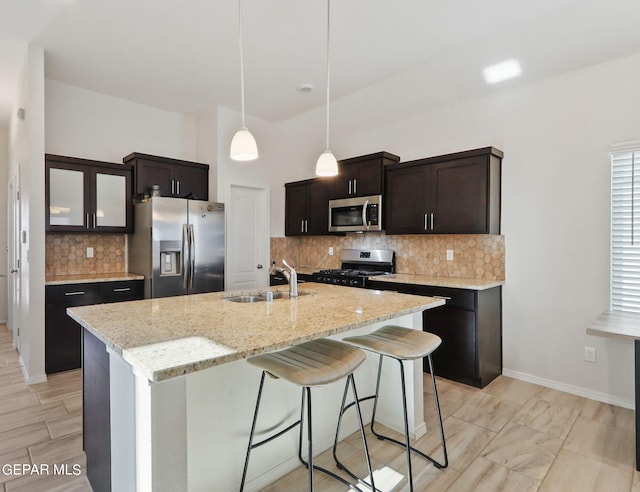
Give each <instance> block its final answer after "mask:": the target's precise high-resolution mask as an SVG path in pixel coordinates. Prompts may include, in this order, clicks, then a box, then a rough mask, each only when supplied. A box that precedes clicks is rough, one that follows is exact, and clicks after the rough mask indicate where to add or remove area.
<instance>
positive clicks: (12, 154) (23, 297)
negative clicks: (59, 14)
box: [9, 46, 46, 383]
mask: <svg viewBox="0 0 640 492" xmlns="http://www.w3.org/2000/svg"><path fill="white" fill-rule="evenodd" d="M18 108H24V109H25V113H26V117H25V119H24V120H19V119H18V118H17V116H16V113H17V111H18ZM18 165H19V166H20V169H21V229H22V231H21V232H22V234H23V241H21V251H20V255H21V268H20V279H21V290H20V303H21V305H20V313H19V320H18V324H19V328H20V341H21V343H20V348H21V350H20V357H21V359H22V363H23V371H24V372H25V378H26V380H27V382H28V383H36V382H40V381H43V380H45V379H46V376H45V372H44V244H45V235H44V211H45V210H44V207H45V205H44V172H43V169H44V50H43V49H42V48H41V47H37V46H30V47H29V49H28V52H27V56H26V59H25V62H24V65H23V68H22V71H21V74H20V78H19V84H18V89H17V95H16V99H15V105H14V107H13V110H12V114H11V121H10V125H9V175H10V176H13V175H14V174H15V170H16V168H17V166H18ZM14 336H15V334H14Z"/></svg>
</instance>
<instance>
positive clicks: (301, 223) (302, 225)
mask: <svg viewBox="0 0 640 492" xmlns="http://www.w3.org/2000/svg"><path fill="white" fill-rule="evenodd" d="M300 232H304V219H302V220H301V221H300Z"/></svg>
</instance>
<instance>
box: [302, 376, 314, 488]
mask: <svg viewBox="0 0 640 492" xmlns="http://www.w3.org/2000/svg"><path fill="white" fill-rule="evenodd" d="M304 392H305V394H306V395H307V439H308V440H309V449H308V457H307V460H308V463H309V464H308V465H307V466H308V468H309V492H313V432H312V431H311V388H309V387H305V388H304ZM300 426H301V427H300V430H301V431H302V422H300Z"/></svg>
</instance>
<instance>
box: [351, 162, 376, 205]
mask: <svg viewBox="0 0 640 492" xmlns="http://www.w3.org/2000/svg"><path fill="white" fill-rule="evenodd" d="M352 165H353V166H354V168H355V169H354V171H355V177H354V181H353V184H352V188H353V195H352V196H369V195H381V194H382V160H381V159H372V160H370V161H362V162H358V163H356V164H352Z"/></svg>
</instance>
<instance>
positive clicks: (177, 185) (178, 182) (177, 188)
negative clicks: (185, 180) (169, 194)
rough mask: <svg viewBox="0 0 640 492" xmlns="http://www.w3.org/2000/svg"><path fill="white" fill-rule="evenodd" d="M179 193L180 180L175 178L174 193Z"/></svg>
mask: <svg viewBox="0 0 640 492" xmlns="http://www.w3.org/2000/svg"><path fill="white" fill-rule="evenodd" d="M179 194H180V180H179V179H178V180H176V195H179Z"/></svg>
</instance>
